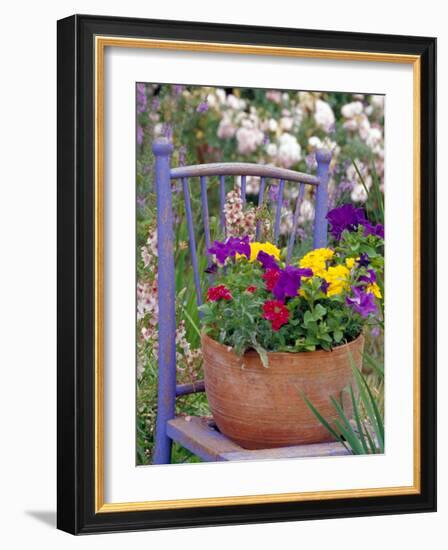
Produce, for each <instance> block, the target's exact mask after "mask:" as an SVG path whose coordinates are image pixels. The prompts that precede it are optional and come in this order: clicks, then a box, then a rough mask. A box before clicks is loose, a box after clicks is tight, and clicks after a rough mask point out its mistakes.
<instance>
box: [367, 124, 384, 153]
mask: <svg viewBox="0 0 448 550" xmlns="http://www.w3.org/2000/svg"><path fill="white" fill-rule="evenodd" d="M382 137H383V135H382V133H381V130H380V129H379V128H369V131H368V134H367V138H366V144H367V145H368V146H369V147H370V148H371V149H373V150H375V149H376V147H377V146H378V145H379V144H380V143H381V139H382Z"/></svg>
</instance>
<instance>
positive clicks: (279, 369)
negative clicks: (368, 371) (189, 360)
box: [202, 335, 364, 449]
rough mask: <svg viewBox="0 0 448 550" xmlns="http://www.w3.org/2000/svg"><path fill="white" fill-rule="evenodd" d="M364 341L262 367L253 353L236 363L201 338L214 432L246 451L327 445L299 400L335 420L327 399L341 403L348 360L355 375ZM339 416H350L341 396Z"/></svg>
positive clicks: (273, 358) (277, 356) (349, 377)
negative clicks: (351, 361)
mask: <svg viewBox="0 0 448 550" xmlns="http://www.w3.org/2000/svg"><path fill="white" fill-rule="evenodd" d="M363 348H364V338H363V336H362V335H361V336H359V337H358V338H357V339H356V340H354V341H353V342H350V343H349V344H345V345H342V346H338V347H336V348H334V349H333V351H314V352H301V353H283V352H282V353H268V357H269V367H268V368H265V367H263V365H262V363H261V361H260V358H259V356H258V354H257V353H256V352H255V351H249V352H247V353H246V354H245V355H244V356H243V358H240V357H238V356H237V355H236V354H235V353H234V352H233V350H232V348H230V347H227V346H224V345H222V344H219V343H218V342H216V341H215V340H212V339H211V338H209V337H208V336H205V335H203V336H202V351H203V356H204V374H205V391H206V393H207V398H208V402H209V404H210V408H211V410H212V413H213V417H214V419H215V422H216V424H217V426H218V428H219V430H220V431H221V432H222V433H223V434H224V435H226V436H227V437H229V438H230V439H232V440H233V441H235V442H236V443H238V444H239V445H241V446H242V447H244V448H246V449H266V448H273V447H287V446H291V445H300V444H309V443H321V442H324V441H331V440H332V437H331V435H330V434H329V433H328V431H327V430H326V429H325V428H324V427H323V426H322V425H321V424H320V423H319V421H318V420H317V419H316V418H315V416H314V415H313V414H312V413H311V411H310V410H309V409H308V407H307V405H306V403H305V401H304V400H303V397H302V394H305V395H306V396H307V397H308V399H309V400H310V401H311V402H312V403H313V404H314V405H315V406H316V407H317V409H318V410H319V411H320V412H321V413H322V415H323V416H324V417H325V418H327V419H329V420H330V421H331V420H332V419H334V418H336V417H337V415H336V413H335V410H334V407H333V406H332V405H331V403H330V396H334V397H335V398H336V399H340V398H341V392H342V390H343V389H344V388H345V387H346V386H348V385H349V384H350V383H353V373H352V370H351V366H350V364H351V363H350V354H351V356H352V358H353V360H354V362H355V364H356V366H357V367H358V368H359V369H360V368H361V363H362V352H363ZM343 405H344V411H346V414H347V416H348V417H351V415H352V407H351V401H350V399H349V395H347V392H344V393H343Z"/></svg>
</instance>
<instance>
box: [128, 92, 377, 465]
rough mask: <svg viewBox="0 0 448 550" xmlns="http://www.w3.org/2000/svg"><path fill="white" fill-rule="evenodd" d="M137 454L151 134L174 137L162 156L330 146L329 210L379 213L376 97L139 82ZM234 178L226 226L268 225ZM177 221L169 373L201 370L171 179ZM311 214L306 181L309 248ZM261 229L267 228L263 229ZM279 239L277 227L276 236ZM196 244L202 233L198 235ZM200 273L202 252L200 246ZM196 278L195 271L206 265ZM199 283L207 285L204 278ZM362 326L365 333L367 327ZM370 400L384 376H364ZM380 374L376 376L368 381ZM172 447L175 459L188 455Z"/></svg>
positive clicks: (197, 157)
mask: <svg viewBox="0 0 448 550" xmlns="http://www.w3.org/2000/svg"><path fill="white" fill-rule="evenodd" d="M136 109H137V379H138V384H137V464H149V463H151V456H152V449H153V438H154V423H155V416H156V397H157V387H156V386H157V322H158V308H157V237H156V211H155V195H154V157H153V154H152V150H151V146H152V143H153V140H154V139H155V138H156V137H159V136H165V137H167V138H169V139H170V140H172V142H173V145H174V153H173V157H172V166H178V165H185V164H201V163H207V162H226V161H239V162H254V163H262V164H272V165H275V166H280V167H284V168H289V169H293V170H299V171H302V172H307V173H315V169H316V161H315V152H316V150H317V149H319V148H321V147H325V148H327V149H329V150H331V152H332V161H331V165H330V173H331V177H330V181H329V202H330V204H329V208H330V209H331V208H334V207H336V206H338V205H340V204H343V203H353V205H354V206H356V207H363V208H364V209H365V211H366V214H367V216H368V218H369V219H370V220H372V221H373V222H376V223H383V222H384V219H383V209H382V202H383V197H382V196H381V195H382V193H383V179H384V96H377V95H361V94H348V93H340V92H332V93H328V92H304V91H278V90H261V89H243V88H239V89H236V88H225V89H224V88H212V87H197V86H183V85H158V84H142V83H139V84H137V90H136ZM239 183H240V182H239V181H238V179H237V180H236V181H235V182H234V183H233V184H232V182H228V186H229V187H228V189H227V191H228V193H227V202H226V207H225V223H226V227H227V231H228V233H227V234H228V235H230V236H240V235H253V233H254V231H255V226H256V222H257V221H259V220H263V223H264V226H265V229H266V231H267V233H268V232H269V213H263V212H259V211H258V209H257V208H256V205H257V200H258V191H259V180H258V179H257V178H250V177H248V178H247V187H246V190H247V194H248V202H247V206H246V207H245V208H243V205H242V203H241V200H240V199H239V193H238V186H239ZM209 185H210V188H209V189H210V192H209V200H210V214H211V227H212V232H213V234H214V237H215V238H219V237H220V236H221V235H220V229H219V211H218V200H217V193H218V189H217V182H213V181H210V182H209ZM195 189H196V190H197V189H198V188H197V187H194V185H193V183H192V207H193V212H194V213H195V216H196V219H195V221H196V222H197V223H195V226H196V227H201V224H202V219H201V207H200V200H199V197H198V192H195ZM173 191H174V193H173V208H174V216H175V227H176V235H175V237H176V258H175V265H176V290H177V296H178V299H177V309H178V311H177V315H178V328H177V333H176V344H177V363H178V381H179V382H194V381H196V380H198V379H200V378H201V354H200V351H199V350H198V347H199V331H200V329H199V323H198V313H197V308H196V299H195V294H194V285H193V274H192V268H191V262H190V259H189V252H188V233H187V228H186V221H185V212H184V205H183V196H182V193H181V192H180V191H181V188H180V184H179V183H178V184H174V187H173ZM276 192H277V188H276V185H275V183H274V182H273V184H272V185H270V186H269V187H268V190H267V197H268V203H269V202H271V203H275V200H276V198H277V196H276ZM296 194H297V189H295V188H293V187H288V188H285V195H284V205H283V206H284V208H283V212H282V224H281V232H282V235H283V236H286V234H287V233H288V231H289V230H290V228H291V226H292V210H293V209H292V204H293V203H292V201H293V200H294V199H295V198H296ZM313 218H314V198H313V196H312V190H311V189H309V190H307V193H306V194H305V197H304V200H303V202H302V206H301V210H300V218H299V228H298V238H297V241H298V244H297V246H298V247H299V248H300V247H301V250H300V251H301V252H302V253H304V252H307V251H308V250H309V249H310V248H311V244H310V238H311V233H312V222H313ZM268 236H269V234H268ZM283 238H285V237H283ZM197 245H198V250H199V251H202V252H204V251H205V244H204V236H203V234H199V235H198V236H197ZM199 258H200V268H201V272H204V271H205V269H206V267H207V265H206V258H205V254H203V253H199ZM204 277H205V274H204ZM207 284H208V283H207V282H206V285H205V286H207ZM376 330H377V332H376V333H375V334H373V335H370V336H371V337H370V341H368V348H369V351H370V352H371V354H372V357H374V358H375V360H376V361H379V362H380V363H381V362H382V333H381V334H379V333H378V329H376ZM367 336H369V335H367ZM373 382H374V383H373V385H372V386H373V391H375V392H377V393H378V397H380V400H381V398H382V396H381V395H380V394H381V392H382V386H381V384H379V383H376V384H375V380H374V381H373ZM376 382H378V381H376ZM177 412H178V413H179V414H200V415H209V414H210V412H209V409H208V405H207V400H206V398H205V395H204V394H193V395H191V396H186V397H182V398H179V399H178V400H177ZM195 460H197V459H196V458H195V457H193V456H192V455H190V453H188V451H186V450H185V449H182V448H180V447H177V446H175V447H174V450H173V462H185V461H195Z"/></svg>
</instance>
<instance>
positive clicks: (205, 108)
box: [196, 101, 208, 113]
mask: <svg viewBox="0 0 448 550" xmlns="http://www.w3.org/2000/svg"><path fill="white" fill-rule="evenodd" d="M207 111H208V103H207V102H206V101H202V102H201V103H199V105H198V106H197V108H196V112H197V113H206V112H207Z"/></svg>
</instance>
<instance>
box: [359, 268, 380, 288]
mask: <svg viewBox="0 0 448 550" xmlns="http://www.w3.org/2000/svg"><path fill="white" fill-rule="evenodd" d="M367 272H368V275H362V276H361V277H360V278H359V280H360V281H362V282H363V283H367V284H368V285H373V283H376V273H375V271H373V269H368V270H367Z"/></svg>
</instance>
